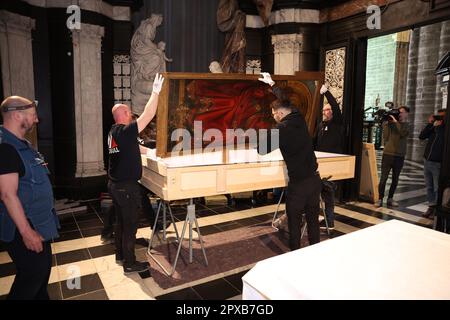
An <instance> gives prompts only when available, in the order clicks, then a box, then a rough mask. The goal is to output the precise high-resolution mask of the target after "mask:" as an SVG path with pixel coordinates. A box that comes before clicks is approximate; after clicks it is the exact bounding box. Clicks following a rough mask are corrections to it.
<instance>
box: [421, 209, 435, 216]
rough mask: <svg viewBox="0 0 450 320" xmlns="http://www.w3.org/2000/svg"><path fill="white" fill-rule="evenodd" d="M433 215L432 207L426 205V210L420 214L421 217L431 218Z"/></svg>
mask: <svg viewBox="0 0 450 320" xmlns="http://www.w3.org/2000/svg"><path fill="white" fill-rule="evenodd" d="M433 216H434V207H428V210H427V212H425V213H424V214H422V217H424V218H431V217H433Z"/></svg>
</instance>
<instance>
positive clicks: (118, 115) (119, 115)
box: [111, 103, 132, 124]
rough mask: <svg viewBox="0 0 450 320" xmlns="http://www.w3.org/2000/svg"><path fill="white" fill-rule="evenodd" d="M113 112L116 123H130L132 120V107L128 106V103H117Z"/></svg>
mask: <svg viewBox="0 0 450 320" xmlns="http://www.w3.org/2000/svg"><path fill="white" fill-rule="evenodd" d="M111 112H112V114H113V117H114V121H115V122H116V123H121V124H129V123H130V122H131V120H132V113H131V110H130V107H129V106H127V105H126V104H122V103H118V104H115V105H114V107H113V108H112V110H111Z"/></svg>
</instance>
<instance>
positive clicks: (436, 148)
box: [419, 123, 445, 162]
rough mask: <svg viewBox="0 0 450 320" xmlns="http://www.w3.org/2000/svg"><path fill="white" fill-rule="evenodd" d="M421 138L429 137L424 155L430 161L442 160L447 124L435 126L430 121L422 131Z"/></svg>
mask: <svg viewBox="0 0 450 320" xmlns="http://www.w3.org/2000/svg"><path fill="white" fill-rule="evenodd" d="M419 139H420V140H425V139H428V141H427V145H426V146H425V152H424V154H423V157H424V158H425V159H426V160H428V161H434V162H442V157H443V154H444V140H445V124H442V125H440V126H437V127H435V126H433V124H432V123H429V124H428V125H427V126H426V127H425V128H423V130H422V131H421V132H420V135H419Z"/></svg>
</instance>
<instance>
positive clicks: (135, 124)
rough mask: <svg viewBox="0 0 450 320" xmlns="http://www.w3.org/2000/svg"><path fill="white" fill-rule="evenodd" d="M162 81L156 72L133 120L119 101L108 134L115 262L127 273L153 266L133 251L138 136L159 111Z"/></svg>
mask: <svg viewBox="0 0 450 320" xmlns="http://www.w3.org/2000/svg"><path fill="white" fill-rule="evenodd" d="M163 82H164V79H163V77H162V76H161V75H159V74H156V76H155V80H154V82H153V91H152V95H151V96H150V99H149V100H148V102H147V104H146V106H145V109H144V111H143V112H142V114H141V115H140V116H139V118H138V119H137V120H136V121H133V115H132V112H131V110H130V107H129V106H127V105H125V104H116V105H115V106H114V107H113V108H112V114H113V117H114V122H115V124H114V125H113V126H112V127H111V130H110V132H109V135H108V148H109V169H108V177H109V182H108V190H109V193H110V194H111V196H112V199H113V204H114V210H115V213H116V215H117V225H116V230H115V233H114V235H115V246H116V262H117V263H119V264H122V265H123V270H124V273H125V274H129V273H133V272H143V271H146V270H148V269H149V267H150V266H149V264H148V262H139V261H136V256H135V254H134V246H135V242H136V230H137V222H138V212H139V207H140V206H141V203H142V198H141V197H142V191H141V188H140V185H139V182H138V180H139V179H140V178H141V176H142V163H141V155H140V150H139V142H138V136H139V133H140V132H141V131H142V130H144V128H145V127H146V126H147V125H148V124H149V123H150V121H151V120H152V119H153V117H154V116H155V114H156V108H157V106H158V95H159V92H160V91H161V87H162V84H163Z"/></svg>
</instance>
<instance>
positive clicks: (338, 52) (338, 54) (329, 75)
mask: <svg viewBox="0 0 450 320" xmlns="http://www.w3.org/2000/svg"><path fill="white" fill-rule="evenodd" d="M344 76H345V47H342V48H337V49H333V50H328V51H327V52H326V53H325V83H326V84H327V85H328V89H329V90H330V92H331V94H332V95H333V96H334V97H335V98H336V101H337V102H338V103H339V106H340V107H341V109H342V99H343V95H344Z"/></svg>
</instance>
